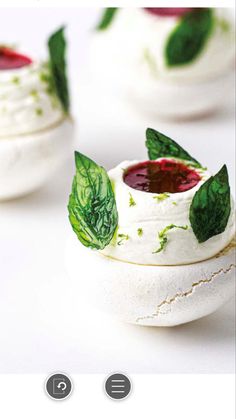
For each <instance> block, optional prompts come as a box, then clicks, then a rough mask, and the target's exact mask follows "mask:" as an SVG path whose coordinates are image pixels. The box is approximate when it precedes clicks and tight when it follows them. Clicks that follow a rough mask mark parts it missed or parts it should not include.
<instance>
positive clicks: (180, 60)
mask: <svg viewBox="0 0 236 419" xmlns="http://www.w3.org/2000/svg"><path fill="white" fill-rule="evenodd" d="M213 26H214V16H213V11H212V10H211V9H209V8H205V9H195V10H193V11H191V12H189V13H187V14H185V15H183V16H182V18H181V19H180V22H179V24H178V25H177V26H176V28H175V29H174V30H173V32H172V33H171V34H170V37H169V39H168V41H167V45H166V50H165V55H166V63H167V65H168V66H178V65H183V64H188V63H190V62H191V61H193V60H194V59H195V58H197V56H198V55H199V53H200V52H201V51H202V49H203V48H204V46H205V44H206V42H207V40H208V37H209V35H210V33H211V31H212V28H213Z"/></svg>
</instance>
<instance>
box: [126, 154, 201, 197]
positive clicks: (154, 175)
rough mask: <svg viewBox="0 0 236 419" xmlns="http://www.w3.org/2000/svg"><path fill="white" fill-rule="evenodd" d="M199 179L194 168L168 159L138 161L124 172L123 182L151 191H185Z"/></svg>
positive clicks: (138, 188) (141, 189)
mask: <svg viewBox="0 0 236 419" xmlns="http://www.w3.org/2000/svg"><path fill="white" fill-rule="evenodd" d="M200 180H201V177H200V176H199V174H198V173H197V172H196V171H195V170H194V169H190V168H189V167H187V166H185V165H184V164H182V163H177V162H175V161H173V160H168V159H162V160H160V161H145V162H142V163H138V164H136V165H134V166H131V167H129V168H128V169H127V170H126V171H125V173H124V182H125V183H126V184H127V185H128V186H130V187H131V188H133V189H137V190H139V191H144V192H152V193H164V192H170V193H176V192H185V191H188V190H189V189H192V188H193V187H194V186H196V185H197V184H198V182H199V181H200Z"/></svg>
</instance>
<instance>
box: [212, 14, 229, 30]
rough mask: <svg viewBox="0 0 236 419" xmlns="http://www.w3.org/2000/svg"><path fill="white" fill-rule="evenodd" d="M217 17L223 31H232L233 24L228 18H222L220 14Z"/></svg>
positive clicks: (217, 22)
mask: <svg viewBox="0 0 236 419" xmlns="http://www.w3.org/2000/svg"><path fill="white" fill-rule="evenodd" d="M215 19H216V24H217V25H219V27H220V29H221V30H222V32H229V31H230V28H231V25H230V23H229V22H228V21H227V20H226V19H223V18H220V17H218V16H217V17H216V18H215Z"/></svg>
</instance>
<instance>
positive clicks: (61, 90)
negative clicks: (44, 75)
mask: <svg viewBox="0 0 236 419" xmlns="http://www.w3.org/2000/svg"><path fill="white" fill-rule="evenodd" d="M64 29H65V28H64V27H62V28H60V29H59V30H57V31H56V32H55V33H53V34H52V35H51V36H50V38H49V40H48V51H49V57H50V60H49V67H50V72H51V80H50V83H52V85H53V90H54V91H55V92H56V94H57V97H58V99H59V100H60V102H61V105H62V108H63V110H64V112H65V113H66V114H67V113H69V109H70V96H69V88H68V80H67V65H66V48H67V44H66V40H65V36H64Z"/></svg>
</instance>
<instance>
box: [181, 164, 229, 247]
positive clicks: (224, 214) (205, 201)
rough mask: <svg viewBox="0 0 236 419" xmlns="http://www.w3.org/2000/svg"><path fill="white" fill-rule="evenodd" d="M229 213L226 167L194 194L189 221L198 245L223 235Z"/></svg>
mask: <svg viewBox="0 0 236 419" xmlns="http://www.w3.org/2000/svg"><path fill="white" fill-rule="evenodd" d="M230 212H231V203H230V186H229V178H228V171H227V167H226V165H224V166H223V167H222V169H221V170H220V171H219V172H218V173H217V174H216V175H215V176H211V177H210V179H208V180H207V181H206V182H205V183H204V184H203V185H202V186H201V187H200V189H199V190H198V191H197V192H196V193H195V195H194V197H193V200H192V203H191V207H190V212H189V219H190V223H191V226H192V229H193V231H194V234H195V236H196V237H197V239H198V241H199V243H203V242H205V241H206V240H208V239H210V238H211V237H213V236H216V235H217V234H220V233H223V232H224V231H225V228H226V226H227V223H228V219H229V216H230Z"/></svg>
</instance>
